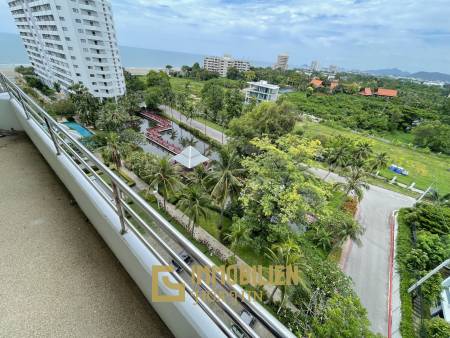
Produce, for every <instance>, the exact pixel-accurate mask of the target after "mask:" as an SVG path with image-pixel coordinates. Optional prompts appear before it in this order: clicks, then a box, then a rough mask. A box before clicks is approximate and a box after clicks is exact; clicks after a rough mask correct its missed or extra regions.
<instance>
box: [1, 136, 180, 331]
mask: <svg viewBox="0 0 450 338" xmlns="http://www.w3.org/2000/svg"><path fill="white" fill-rule="evenodd" d="M0 158H1V160H0V177H1V182H0V233H1V236H0V257H1V259H0V285H1V287H0V336H2V337H172V335H171V333H170V332H169V330H168V329H167V327H166V326H165V324H164V323H163V322H162V321H161V319H160V318H159V316H158V314H157V313H156V312H155V311H154V310H153V308H152V307H151V306H150V304H149V303H148V302H147V300H146V299H145V297H144V295H143V294H142V293H141V291H140V290H139V289H138V287H137V286H136V285H135V283H134V281H133V280H132V279H131V278H130V277H129V275H128V274H127V272H126V271H125V270H124V269H123V268H122V266H121V265H120V263H119V261H117V259H116V258H115V256H114V255H113V253H112V252H111V251H110V250H109V248H108V247H107V245H106V244H105V243H104V241H103V240H102V238H101V237H100V236H99V235H98V234H97V232H96V230H95V229H94V227H93V226H92V225H91V224H90V223H89V222H88V221H87V219H86V217H85V215H84V214H83V213H82V211H81V210H80V209H79V208H78V207H77V206H76V205H75V204H74V203H73V201H72V198H71V196H70V194H69V193H68V192H67V190H66V189H65V188H64V186H63V184H62V183H61V182H60V181H59V180H58V178H57V177H56V175H55V174H54V172H53V171H52V170H51V168H50V167H49V166H48V165H47V163H46V162H45V160H44V159H43V158H42V157H41V155H40V153H39V152H38V150H37V149H36V148H35V147H34V146H33V144H32V143H31V141H30V140H29V139H28V138H27V136H25V135H23V134H21V135H18V136H11V137H5V138H1V139H0Z"/></svg>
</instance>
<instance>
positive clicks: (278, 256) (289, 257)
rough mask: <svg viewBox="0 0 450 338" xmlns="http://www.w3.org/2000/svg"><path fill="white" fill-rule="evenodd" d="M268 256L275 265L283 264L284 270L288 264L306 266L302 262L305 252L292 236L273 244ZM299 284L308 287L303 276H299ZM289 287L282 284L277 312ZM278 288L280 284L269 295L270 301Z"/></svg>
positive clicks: (268, 250)
mask: <svg viewBox="0 0 450 338" xmlns="http://www.w3.org/2000/svg"><path fill="white" fill-rule="evenodd" d="M266 256H267V258H268V259H269V260H270V262H271V263H272V264H273V265H280V266H282V267H283V269H284V271H286V269H287V267H288V266H293V265H297V266H301V267H303V268H304V266H303V265H302V264H301V259H302V258H303V253H302V251H301V249H300V247H299V245H298V244H297V243H296V242H295V241H294V240H293V239H292V238H291V237H288V239H287V240H286V241H285V242H283V243H279V244H275V245H273V246H272V249H267V254H266ZM299 284H300V285H303V286H304V287H305V289H306V288H307V287H306V282H305V281H304V279H303V278H302V276H299ZM287 287H288V285H282V287H281V302H280V307H279V308H278V311H277V312H279V311H280V310H281V308H282V307H283V305H284V302H285V296H286V290H287ZM278 288H279V286H278V285H275V287H274V288H273V290H272V293H271V294H270V296H269V299H268V300H267V302H268V303H271V302H273V297H274V295H275V293H276V291H277V290H278Z"/></svg>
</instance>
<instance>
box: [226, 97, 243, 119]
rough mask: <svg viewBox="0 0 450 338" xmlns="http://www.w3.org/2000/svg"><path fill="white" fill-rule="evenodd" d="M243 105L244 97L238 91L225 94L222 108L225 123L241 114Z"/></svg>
mask: <svg viewBox="0 0 450 338" xmlns="http://www.w3.org/2000/svg"><path fill="white" fill-rule="evenodd" d="M243 105H244V96H243V95H242V93H241V91H240V90H239V89H230V90H227V91H226V92H225V98H224V108H225V115H226V122H227V123H228V122H229V121H230V120H231V119H233V118H235V117H239V116H240V115H241V114H242V108H243Z"/></svg>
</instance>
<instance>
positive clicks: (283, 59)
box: [272, 54, 289, 70]
mask: <svg viewBox="0 0 450 338" xmlns="http://www.w3.org/2000/svg"><path fill="white" fill-rule="evenodd" d="M288 62H289V55H288V54H279V55H278V57H277V63H276V64H275V65H274V66H273V67H272V68H273V69H280V70H287V69H288Z"/></svg>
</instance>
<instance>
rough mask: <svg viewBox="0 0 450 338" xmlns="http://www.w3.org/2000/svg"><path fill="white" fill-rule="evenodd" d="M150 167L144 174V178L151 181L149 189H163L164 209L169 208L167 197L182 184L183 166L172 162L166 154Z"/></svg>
mask: <svg viewBox="0 0 450 338" xmlns="http://www.w3.org/2000/svg"><path fill="white" fill-rule="evenodd" d="M148 169H149V170H148V171H147V173H145V174H144V175H143V176H144V177H143V178H144V180H149V181H150V185H149V188H148V189H149V190H150V189H152V188H156V189H157V190H158V191H160V190H161V192H162V195H163V203H164V210H167V208H166V199H167V198H168V197H169V195H170V194H172V193H174V192H175V191H177V190H178V189H179V188H180V187H181V186H182V183H181V181H180V176H181V168H180V166H179V165H178V164H172V163H171V162H170V159H169V158H168V157H167V156H165V157H162V158H160V159H159V160H157V161H156V162H155V163H154V164H153V165H152V166H151V167H150V168H148ZM148 193H150V191H148Z"/></svg>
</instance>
